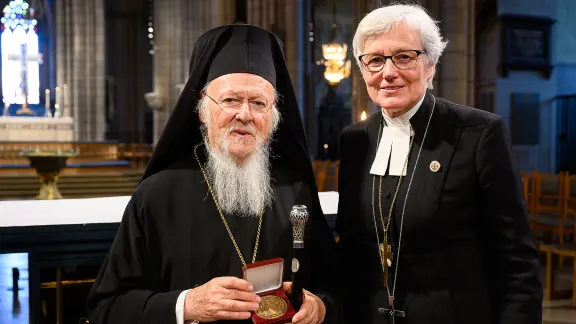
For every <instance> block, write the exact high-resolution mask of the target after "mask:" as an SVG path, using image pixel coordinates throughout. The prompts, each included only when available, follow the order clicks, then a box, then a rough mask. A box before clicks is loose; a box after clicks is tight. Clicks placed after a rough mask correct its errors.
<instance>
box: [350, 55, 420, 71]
mask: <svg viewBox="0 0 576 324" xmlns="http://www.w3.org/2000/svg"><path fill="white" fill-rule="evenodd" d="M424 53H426V51H424V50H406V51H400V52H396V53H394V54H392V55H389V56H386V55H380V54H363V55H360V56H358V59H359V60H360V62H362V66H363V67H364V69H365V70H366V71H368V72H380V71H381V70H382V69H383V68H384V65H386V60H387V59H391V60H392V63H394V66H396V67H397V68H398V69H400V70H408V69H411V68H413V67H414V66H416V63H418V56H419V55H420V54H424Z"/></svg>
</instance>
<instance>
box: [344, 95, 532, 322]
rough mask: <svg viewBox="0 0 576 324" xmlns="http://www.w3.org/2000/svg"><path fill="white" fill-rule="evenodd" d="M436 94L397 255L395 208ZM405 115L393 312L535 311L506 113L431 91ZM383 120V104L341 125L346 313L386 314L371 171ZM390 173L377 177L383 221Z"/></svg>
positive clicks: (425, 317)
mask: <svg viewBox="0 0 576 324" xmlns="http://www.w3.org/2000/svg"><path fill="white" fill-rule="evenodd" d="M434 99H436V105H435V108H434V113H433V115H432V119H431V122H430V126H429V129H428V133H427V135H426V139H425V142H424V146H423V147H422V151H421V154H420V157H419V160H418V165H417V168H416V171H415V174H414V177H413V181H412V184H411V185H410V187H411V188H410V191H409V196H408V200H407V203H406V209H405V214H404V221H403V226H402V240H401V242H400V257H399V263H398V264H396V261H397V252H398V238H399V234H400V233H399V232H400V225H401V215H402V209H403V208H404V202H405V197H406V193H407V188H408V186H409V183H410V179H411V177H412V174H413V171H414V166H415V163H416V159H417V155H418V151H419V150H420V147H421V145H422V139H423V136H424V132H425V129H426V125H427V123H428V119H429V116H430V114H431V113H432V108H433V105H434ZM410 122H411V125H412V126H413V128H414V132H415V138H414V144H413V148H412V150H411V153H410V156H409V162H408V169H407V174H406V176H405V177H404V179H403V182H402V185H401V187H400V190H399V193H398V198H397V201H396V204H395V208H394V211H393V216H392V224H391V226H390V231H391V239H392V247H393V252H394V257H393V259H394V261H393V264H392V268H391V270H392V271H391V273H390V277H389V283H388V284H389V287H390V290H392V286H393V284H394V277H395V276H394V271H395V268H396V266H398V273H397V281H396V289H395V309H397V310H403V311H404V312H405V317H404V318H400V317H396V318H395V323H397V324H430V323H438V324H440V323H442V324H456V323H458V324H460V323H467V324H488V323H494V324H496V323H502V324H504V323H506V324H536V323H541V321H542V305H541V301H542V285H541V282H540V280H539V261H538V254H537V251H536V249H535V248H534V245H533V241H532V233H531V231H530V228H529V222H528V216H527V212H526V208H525V203H524V197H523V194H522V190H521V181H520V177H519V173H518V172H517V170H516V168H515V167H514V162H513V156H512V152H511V145H510V139H509V136H508V134H507V131H506V129H505V125H504V121H503V120H502V118H500V117H499V116H497V115H494V114H490V113H487V112H484V111H480V110H476V109H473V108H469V107H464V106H461V105H456V104H454V103H451V102H448V101H446V100H444V99H441V98H434V97H433V96H432V95H431V94H429V93H427V94H426V95H425V99H424V101H423V103H422V106H421V107H420V108H419V110H418V111H417V112H416V113H415V115H414V116H413V117H412V118H411V121H410ZM382 123H383V118H382V115H381V113H380V112H378V113H376V114H374V115H372V116H370V117H369V118H367V119H366V120H364V121H361V122H359V123H357V124H354V125H351V126H349V127H347V128H346V129H345V130H344V131H343V132H342V137H341V141H342V158H341V162H340V174H339V192H340V202H339V207H338V220H337V231H338V233H339V235H340V241H339V243H338V250H339V257H338V259H339V262H338V263H339V265H340V270H341V272H340V273H341V274H340V278H341V279H340V282H341V285H342V287H343V289H344V292H345V293H344V294H343V296H344V297H343V299H344V301H343V305H344V307H345V319H346V323H389V319H388V317H387V316H385V315H382V314H379V311H378V309H379V308H388V293H387V291H386V290H385V289H384V288H383V287H384V279H383V273H382V266H381V263H380V259H379V256H378V245H377V239H376V232H375V225H374V216H373V210H374V213H375V215H376V223H377V224H378V231H379V237H380V241H381V240H382V234H383V233H382V225H381V220H380V211H379V204H378V194H379V181H380V180H379V176H376V178H375V179H374V176H373V175H371V174H370V173H369V172H370V168H371V166H372V162H373V161H374V158H375V155H376V151H377V145H378V134H379V130H380V129H381V125H382ZM433 161H436V162H439V164H440V168H439V170H437V172H433V171H432V169H433V168H431V167H430V164H431V163H432V162H433ZM397 180H398V177H395V176H389V175H388V174H386V175H385V176H384V177H383V179H382V196H381V199H382V212H383V216H384V218H385V221H386V220H387V216H388V212H389V208H390V206H391V202H392V199H393V196H394V191H395V189H396V184H397ZM373 181H374V182H373ZM373 198H374V200H373ZM373 206H374V207H373Z"/></svg>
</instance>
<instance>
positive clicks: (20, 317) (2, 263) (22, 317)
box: [0, 254, 576, 324]
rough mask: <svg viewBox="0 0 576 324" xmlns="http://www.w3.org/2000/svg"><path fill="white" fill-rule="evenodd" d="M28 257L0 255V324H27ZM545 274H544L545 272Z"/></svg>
mask: <svg viewBox="0 0 576 324" xmlns="http://www.w3.org/2000/svg"><path fill="white" fill-rule="evenodd" d="M14 267H16V268H18V269H20V280H19V281H18V285H19V288H20V289H19V290H18V291H17V292H16V293H14V292H13V291H12V268H14ZM27 268H28V257H27V255H26V254H0V323H2V324H16V323H18V324H27V323H28V271H27ZM542 273H543V271H542ZM571 277H572V271H571V269H569V268H567V269H564V270H563V271H559V273H558V275H557V277H556V286H557V288H559V289H562V288H565V289H566V288H569V287H571V283H572V278H571ZM543 322H544V324H576V308H573V307H572V306H571V301H570V300H552V301H547V300H546V301H544V313H543Z"/></svg>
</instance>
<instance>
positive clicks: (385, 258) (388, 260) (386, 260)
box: [376, 135, 415, 286]
mask: <svg viewBox="0 0 576 324" xmlns="http://www.w3.org/2000/svg"><path fill="white" fill-rule="evenodd" d="M414 137H415V135H414V136H412V137H411V138H410V146H409V147H408V154H406V159H405V161H404V168H403V169H402V174H404V173H405V172H406V169H407V167H408V158H409V157H410V151H411V150H412V144H413V143H414ZM402 179H403V176H402V175H400V177H399V178H398V184H397V185H396V190H395V192H394V198H392V204H391V205H390V210H389V212H388V224H385V223H384V215H383V213H382V176H380V184H379V186H378V206H379V209H380V220H381V221H382V230H383V232H384V237H383V240H382V243H381V244H380V247H379V251H378V252H379V254H380V262H382V265H383V268H384V286H388V268H389V267H391V266H392V247H391V246H390V245H389V244H388V229H389V228H390V223H391V220H392V211H393V210H394V204H395V203H396V198H397V197H398V192H399V191H400V186H401V184H402ZM376 230H378V229H376Z"/></svg>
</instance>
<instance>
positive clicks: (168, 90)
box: [146, 0, 234, 142]
mask: <svg viewBox="0 0 576 324" xmlns="http://www.w3.org/2000/svg"><path fill="white" fill-rule="evenodd" d="M232 8H234V0H198V1H188V0H163V1H156V2H155V7H154V27H155V39H156V49H155V55H154V91H153V92H152V93H149V94H147V95H146V97H147V98H146V99H147V100H148V103H149V105H150V106H151V107H152V108H154V109H155V112H154V142H157V141H158V139H159V137H160V135H161V134H162V130H163V129H164V126H165V125H166V122H167V121H168V118H169V117H170V113H171V112H172V110H173V109H174V106H175V105H176V102H177V100H178V97H179V96H180V91H181V89H182V87H183V85H184V84H185V83H186V80H187V78H188V70H189V64H190V57H191V55H192V51H193V49H194V44H195V42H196V39H197V38H198V36H200V35H201V34H202V33H204V32H205V31H207V30H209V29H211V28H213V27H216V26H220V25H224V24H230V23H232V22H233V20H234V12H233V9H232Z"/></svg>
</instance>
